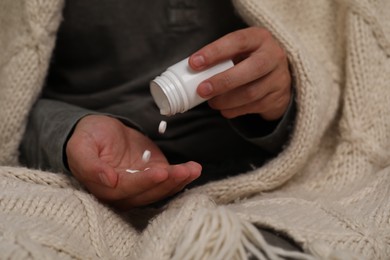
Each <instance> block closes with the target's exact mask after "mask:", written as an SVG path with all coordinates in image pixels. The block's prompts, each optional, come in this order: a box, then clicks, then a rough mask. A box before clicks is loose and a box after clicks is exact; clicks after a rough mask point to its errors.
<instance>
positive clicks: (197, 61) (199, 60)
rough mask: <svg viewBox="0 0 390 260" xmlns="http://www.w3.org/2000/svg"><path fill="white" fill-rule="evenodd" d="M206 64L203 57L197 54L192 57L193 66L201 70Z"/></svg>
mask: <svg viewBox="0 0 390 260" xmlns="http://www.w3.org/2000/svg"><path fill="white" fill-rule="evenodd" d="M204 64H205V59H204V57H203V56H202V55H200V54H196V55H194V56H193V57H192V65H194V66H195V67H197V68H200V67H202V66H204Z"/></svg>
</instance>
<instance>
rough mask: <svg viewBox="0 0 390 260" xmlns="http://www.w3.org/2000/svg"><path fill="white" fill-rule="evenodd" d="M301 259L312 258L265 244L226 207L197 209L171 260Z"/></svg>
mask: <svg viewBox="0 0 390 260" xmlns="http://www.w3.org/2000/svg"><path fill="white" fill-rule="evenodd" d="M285 258H288V259H300V260H314V259H317V258H315V257H314V256H311V255H308V254H305V253H302V252H297V251H289V250H284V249H282V248H279V247H275V246H272V245H270V244H268V243H267V241H265V239H264V238H263V236H262V235H261V233H260V232H259V231H258V229H257V228H256V227H255V226H254V225H253V224H252V223H250V222H248V221H245V220H243V219H241V218H239V217H238V216H237V214H235V213H234V212H232V211H230V210H228V209H226V208H225V207H217V208H215V209H200V210H199V211H198V212H197V213H196V214H195V215H194V216H193V219H192V220H191V222H190V223H189V225H188V226H187V227H186V229H185V230H184V231H183V234H182V236H181V238H180V239H179V243H178V245H177V247H176V249H175V252H174V254H173V257H172V259H174V260H182V259H193V260H195V259H196V260H197V259H213V260H218V259H224V260H225V259H264V260H265V259H267V260H268V259H271V260H280V259H285Z"/></svg>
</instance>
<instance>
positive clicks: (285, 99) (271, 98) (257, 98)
mask: <svg viewBox="0 0 390 260" xmlns="http://www.w3.org/2000/svg"><path fill="white" fill-rule="evenodd" d="M290 84H291V76H290V74H289V73H288V72H286V71H283V69H282V67H280V68H278V69H276V70H274V71H273V72H272V73H270V74H268V75H266V76H264V77H262V78H260V79H258V80H255V81H253V82H250V83H248V84H246V85H244V86H242V87H240V88H236V89H234V90H232V91H230V92H227V93H225V94H223V95H219V96H216V97H214V98H212V99H210V100H209V105H210V107H212V108H214V109H217V110H220V111H221V113H222V115H223V116H224V117H226V118H234V117H237V116H240V115H244V114H249V113H258V114H260V115H261V116H262V117H263V118H264V119H266V120H275V119H278V118H279V117H281V116H282V115H283V114H284V111H285V110H286V109H287V107H288V104H289V102H290V98H291V88H290V87H285V86H290Z"/></svg>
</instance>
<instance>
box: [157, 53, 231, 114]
mask: <svg viewBox="0 0 390 260" xmlns="http://www.w3.org/2000/svg"><path fill="white" fill-rule="evenodd" d="M188 59H189V58H186V59H184V60H182V61H180V62H178V63H176V64H174V65H172V66H170V67H168V68H167V70H166V71H164V72H163V73H162V74H161V75H160V76H157V77H156V78H155V79H154V80H152V81H151V82H150V92H151V94H152V96H153V99H154V102H155V103H156V104H157V106H158V108H159V109H160V114H161V115H165V116H172V115H175V114H177V113H184V112H186V111H187V110H189V109H191V108H193V107H195V106H197V105H199V104H200V103H202V102H204V101H206V99H204V98H202V97H200V96H199V95H198V94H197V92H196V89H197V87H198V85H199V84H200V83H201V82H202V81H204V80H206V79H208V78H210V77H212V76H214V75H216V74H218V73H220V72H223V71H225V70H227V69H229V68H231V67H233V66H234V64H233V62H232V61H231V60H227V61H224V62H221V63H219V64H217V65H215V66H213V67H210V68H208V69H206V70H202V71H194V70H193V69H191V67H190V66H189V64H188Z"/></svg>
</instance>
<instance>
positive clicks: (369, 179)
mask: <svg viewBox="0 0 390 260" xmlns="http://www.w3.org/2000/svg"><path fill="white" fill-rule="evenodd" d="M233 3H234V5H235V7H236V9H237V11H238V13H239V14H240V15H241V16H242V17H243V18H244V19H245V21H246V22H247V23H248V24H249V25H262V26H265V27H267V28H268V29H269V30H270V31H271V32H272V33H273V34H274V36H275V37H276V38H277V39H278V40H279V41H280V43H281V45H282V46H283V47H284V48H285V49H286V51H287V53H288V57H289V61H290V64H291V69H292V73H293V76H294V80H295V86H296V101H297V106H298V112H297V118H296V121H295V125H294V129H293V133H292V136H291V139H290V141H289V143H288V144H287V145H286V146H285V148H284V150H283V151H282V152H281V153H280V154H279V155H278V156H277V157H276V158H275V159H273V160H271V161H270V162H268V163H267V164H266V165H265V166H264V167H262V168H260V169H257V170H254V171H251V172H246V173H243V174H241V175H239V176H236V177H232V178H227V179H224V180H221V181H217V182H212V183H209V184H206V185H203V186H201V187H198V188H195V189H191V190H188V191H186V192H185V193H184V194H183V196H181V197H179V198H176V199H174V200H173V201H171V202H170V203H169V204H168V205H167V207H166V208H164V209H162V210H159V211H157V210H155V209H152V208H145V209H137V210H131V211H129V212H127V213H126V214H124V213H121V214H119V213H117V212H115V211H113V210H112V209H110V208H109V207H107V206H105V205H104V204H102V203H100V202H98V201H97V200H96V199H95V198H94V197H93V196H91V195H90V194H88V193H87V192H86V191H85V190H84V189H83V188H82V187H81V186H79V184H78V183H77V182H76V181H74V180H73V179H72V178H70V177H68V176H65V175H62V174H54V173H48V172H43V171H39V170H30V169H26V168H23V167H20V166H18V161H17V158H18V145H19V143H20V140H21V137H22V134H23V131H24V128H25V124H26V120H27V116H28V113H29V110H30V108H31V106H32V105H33V103H34V101H35V100H36V98H37V97H38V96H39V93H40V91H41V88H42V85H43V83H44V80H45V76H46V73H47V68H48V65H49V61H50V55H51V52H52V49H53V45H54V42H55V35H56V30H57V28H58V25H59V23H60V20H61V10H62V6H63V4H64V3H63V1H61V0H52V1H40V0H29V1H22V0H5V1H0V26H1V30H0V46H1V49H2V51H1V52H0V120H1V124H0V164H1V165H2V166H1V167H0V183H1V184H2V189H1V190H0V252H1V253H0V254H1V258H5V259H8V258H10V259H23V258H34V259H46V258H48V259H70V258H76V259H99V258H102V259H124V258H126V259H171V258H176V259H180V258H184V259H185V258H190V257H192V259H197V258H203V259H207V258H212V257H211V256H213V254H214V253H215V252H217V254H218V253H220V254H219V255H218V256H221V255H223V254H222V253H226V254H225V256H232V258H236V259H240V258H245V257H246V254H245V253H244V252H243V249H242V247H237V248H236V249H234V250H237V251H234V252H233V251H229V250H228V251H226V248H228V247H227V245H229V243H231V241H232V239H230V238H229V235H226V232H224V229H226V228H230V229H231V230H236V229H234V228H235V227H239V230H241V231H237V232H236V231H235V232H236V233H235V234H236V236H240V238H241V239H238V240H237V241H242V243H243V244H242V245H245V246H244V247H245V250H246V252H250V253H252V254H258V253H263V254H266V256H268V257H270V258H275V259H277V258H278V257H280V256H282V255H283V254H284V253H285V252H280V251H278V250H277V249H272V248H270V247H269V246H268V245H266V244H264V243H263V242H262V239H261V238H260V237H259V234H256V232H255V230H254V229H253V227H254V225H256V226H261V227H266V228H270V229H275V230H278V231H279V232H282V233H284V234H285V235H287V236H290V237H291V238H292V239H294V240H295V241H296V242H298V243H299V244H300V245H301V246H302V247H303V249H304V251H305V253H307V254H302V255H299V256H298V255H295V256H294V255H290V256H291V257H292V258H293V259H294V258H295V259H299V258H300V257H302V258H307V259H311V258H310V257H313V259H353V257H355V258H356V259H388V258H389V256H390V222H389V219H390V200H389V197H390V167H389V164H390V152H389V151H390V106H389V103H390V88H389V85H390V20H389V19H388V17H390V1H387V0H376V1H367V0H317V1H290V0H277V1H275V0H263V1H258V0H233ZM227 175H228V173H227ZM199 216H201V217H199ZM199 218H201V219H204V221H201V222H199ZM232 223H233V224H232ZM251 225H252V226H251ZM206 227H207V228H206ZM215 227H219V228H215ZM214 229H215V230H216V233H214V235H215V236H217V239H215V237H213V236H212V235H209V233H207V232H204V233H203V232H198V231H199V230H208V231H209V230H214ZM202 239H203V240H207V241H209V242H210V243H206V244H205V243H204V241H202ZM197 241H198V242H197ZM199 241H201V242H199ZM240 243H241V242H240ZM189 245H191V246H189ZM207 245H208V246H207ZM191 247H194V248H195V249H198V250H199V251H198V252H202V253H201V254H199V253H198V252H194V250H193V248H191ZM216 247H219V248H221V250H216ZM256 247H257V249H256ZM232 250H233V247H232ZM221 258H222V257H221ZM212 259H217V258H215V257H214V258H212Z"/></svg>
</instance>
